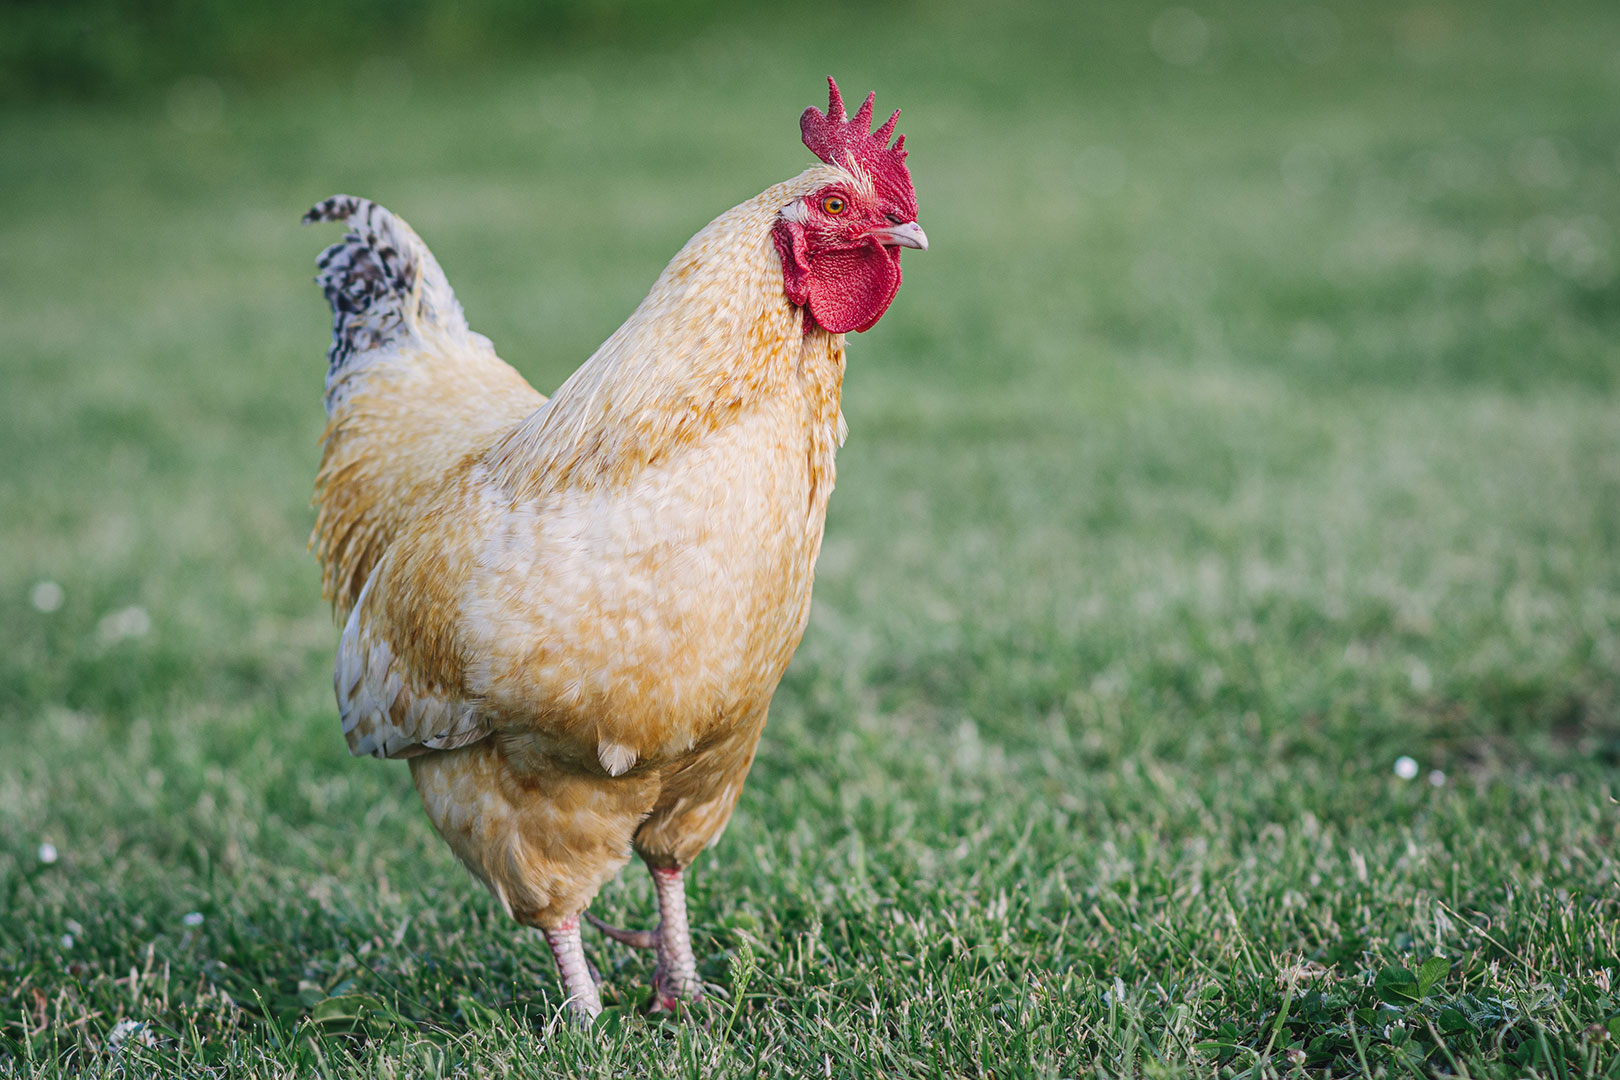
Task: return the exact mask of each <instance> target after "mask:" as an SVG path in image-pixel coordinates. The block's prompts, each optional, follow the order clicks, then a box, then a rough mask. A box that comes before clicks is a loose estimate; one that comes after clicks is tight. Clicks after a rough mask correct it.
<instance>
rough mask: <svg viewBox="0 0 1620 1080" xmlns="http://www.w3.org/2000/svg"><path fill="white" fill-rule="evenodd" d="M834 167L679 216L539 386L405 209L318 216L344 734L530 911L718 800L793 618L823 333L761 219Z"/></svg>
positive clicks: (779, 662)
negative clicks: (329, 300) (602, 330)
mask: <svg viewBox="0 0 1620 1080" xmlns="http://www.w3.org/2000/svg"><path fill="white" fill-rule="evenodd" d="M840 171H841V170H838V169H836V168H835V167H832V166H821V167H818V168H815V169H811V170H809V171H808V172H806V173H805V174H803V175H801V176H800V177H798V178H796V179H795V180H792V181H789V182H788V183H786V184H781V185H778V186H776V187H774V188H771V189H770V190H768V191H766V192H764V193H763V194H761V195H760V196H758V197H757V198H755V199H753V200H750V201H749V202H747V203H744V204H743V205H741V206H738V207H736V208H735V209H733V210H731V211H730V212H728V213H727V214H724V215H722V216H721V217H720V218H718V219H717V220H715V221H714V222H713V223H711V224H710V225H709V226H708V227H707V228H705V229H704V230H702V231H701V232H699V233H698V234H697V236H695V237H694V238H693V239H692V240H691V241H690V242H689V243H688V244H687V245H686V247H685V248H684V249H683V250H682V251H681V252H680V254H678V255H677V256H676V258H675V259H674V260H673V261H672V262H671V263H670V265H669V267H668V268H666V269H665V271H664V273H663V274H662V275H661V276H660V278H659V279H658V282H657V284H655V285H654V287H653V289H652V291H651V293H650V294H649V295H648V297H647V299H646V300H645V301H644V302H643V303H642V304H641V306H640V307H639V308H638V309H637V310H636V312H635V313H634V314H633V315H632V316H631V317H630V319H629V320H628V321H627V322H626V323H625V324H624V325H623V326H622V327H620V329H619V330H618V331H617V332H616V333H615V334H614V335H613V336H612V337H611V338H609V340H608V341H607V342H606V343H605V344H604V345H603V346H602V347H601V348H600V349H599V350H598V351H597V353H596V354H595V355H594V356H592V358H591V359H590V360H589V361H587V362H586V364H585V365H583V366H582V367H581V368H580V369H579V370H578V371H577V372H576V373H575V374H574V376H573V377H571V378H570V379H569V380H568V381H567V382H565V383H564V384H563V386H562V387H561V388H559V390H558V391H557V393H556V394H555V396H553V397H552V398H551V399H550V400H549V401H548V400H546V399H544V398H542V397H541V396H540V395H539V394H538V393H536V392H535V391H534V390H533V389H532V388H530V387H529V386H528V385H527V383H525V382H524V381H523V380H522V378H521V377H520V376H519V375H518V374H517V373H516V372H515V371H513V370H512V369H511V368H510V367H509V366H507V365H506V364H505V363H503V362H502V361H501V360H500V359H499V358H498V357H496V355H495V353H494V351H493V349H492V348H491V347H490V346H489V343H488V342H487V341H486V340H485V339H483V338H481V337H479V336H478V335H476V334H472V333H471V332H470V331H468V330H467V328H466V324H465V322H464V320H463V319H462V318H461V315H460V310H459V307H458V306H456V304H455V301H454V298H453V296H452V295H451V294H450V292H449V288H448V285H446V284H444V280H443V276H442V274H441V273H440V272H439V270H438V267H437V265H436V264H435V263H434V262H433V260H432V256H431V255H429V254H428V252H427V250H426V248H425V247H424V246H423V245H422V244H421V241H420V240H418V239H417V238H416V236H415V234H414V233H411V232H410V231H409V229H408V228H407V227H405V226H404V224H403V223H402V222H400V221H399V220H398V219H396V218H394V217H393V216H392V215H390V214H388V212H387V211H385V210H383V209H382V208H380V207H377V206H375V205H374V204H371V203H366V202H363V201H361V200H354V199H347V198H344V197H337V198H335V199H333V200H328V202H327V203H324V204H322V206H321V207H317V208H316V210H315V211H312V215H313V216H315V217H317V218H341V219H344V220H349V221H351V223H353V224H354V225H355V229H354V231H352V232H351V234H350V236H349V237H347V238H346V239H345V241H344V242H342V243H340V244H338V245H336V246H334V248H333V249H331V251H330V252H329V254H328V257H327V261H326V265H325V267H324V272H323V278H322V280H323V283H324V284H326V285H327V287H328V291H329V293H331V292H333V291H334V290H335V291H336V292H337V294H338V299H336V300H334V310H335V312H336V320H335V329H334V334H335V343H334V347H333V361H332V363H333V366H332V370H331V372H330V373H329V376H328V406H329V411H330V422H329V426H328V429H327V434H326V440H325V443H326V452H325V457H324V460H323V463H322V469H321V473H320V477H319V480H318V484H317V502H318V505H319V519H318V522H317V529H316V540H315V543H316V549H317V552H318V554H319V556H320V559H321V562H322V565H323V569H324V571H325V578H326V585H327V589H328V592H329V593H330V594H331V598H332V600H333V602H334V604H335V606H336V607H337V609H338V610H339V611H340V613H341V612H347V622H346V625H345V628H344V632H343V636H342V642H341V644H340V647H339V655H338V662H337V671H336V680H335V681H336V687H337V694H338V700H339V704H340V709H341V712H342V714H343V718H344V729H345V734H346V735H347V737H348V740H349V745H350V747H351V750H352V751H353V752H355V753H357V754H358V753H370V754H375V755H377V756H383V757H409V758H410V759H411V772H412V776H413V778H414V780H415V782H416V786H417V789H418V791H419V792H420V793H421V796H422V801H423V804H424V806H425V807H426V809H427V812H428V814H429V816H430V817H431V818H432V820H433V823H434V825H435V827H436V828H437V829H438V831H439V832H440V834H441V835H443V837H444V838H445V840H446V841H447V842H448V843H449V844H450V846H451V848H452V849H453V850H454V851H455V853H456V855H457V856H458V857H459V858H460V859H461V861H462V862H463V863H465V864H466V865H467V867H468V868H469V869H470V870H471V871H472V872H473V873H474V874H475V875H477V876H478V877H479V878H480V879H481V880H482V881H483V882H484V883H485V884H486V885H487V886H488V887H489V888H490V890H491V892H492V893H494V895H495V896H496V897H497V898H498V899H499V900H500V902H501V903H502V904H503V905H504V906H505V907H506V909H507V910H508V911H509V912H510V913H511V914H512V916H513V917H514V918H515V919H517V920H518V921H520V922H522V923H525V924H528V925H531V926H535V927H539V928H541V929H543V930H546V931H555V930H557V929H558V928H560V927H566V926H567V925H568V924H569V922H570V920H575V919H577V917H578V915H579V914H580V913H581V912H582V911H583V910H584V909H585V907H586V906H587V905H588V904H589V902H590V900H591V898H592V897H593V896H594V895H595V893H596V892H597V890H598V889H599V888H600V887H601V885H602V884H603V883H604V882H605V881H606V880H608V879H609V878H610V877H612V876H613V875H614V874H615V873H616V872H617V871H618V870H619V869H620V868H621V867H622V866H623V864H624V863H625V862H626V861H627V859H628V857H629V852H630V849H631V847H632V845H633V846H634V848H635V850H636V851H637V852H639V853H640V854H641V855H642V857H643V858H644V860H645V861H646V862H647V863H648V864H649V866H651V867H653V868H654V869H655V870H656V869H660V868H669V869H677V870H678V869H680V868H684V867H685V866H687V865H689V864H690V863H691V861H692V860H693V858H695V857H696V855H697V854H698V852H699V851H700V850H702V849H703V848H704V847H705V846H706V845H708V844H710V843H712V842H713V841H714V840H715V839H716V838H717V837H718V835H719V833H720V831H721V830H722V829H723V828H724V826H725V824H726V822H727V820H728V819H729V818H730V816H731V812H732V809H733V807H734V806H735V804H736V800H737V796H738V794H739V793H740V791H741V789H742V784H743V779H744V777H745V776H746V774H747V772H748V768H749V766H750V764H751V763H752V761H753V757H754V750H755V746H756V744H757V742H758V739H759V736H760V732H761V730H762V729H763V727H764V723H765V717H766V710H767V708H768V706H769V703H770V699H771V695H772V693H773V692H774V690H775V688H776V685H777V683H778V681H779V680H780V678H781V675H782V672H783V670H784V669H785V667H786V666H787V663H788V660H789V659H790V657H791V656H792V653H793V650H794V648H795V647H796V646H797V644H798V642H799V639H800V636H801V635H802V634H803V631H804V627H805V621H806V619H807V617H808V614H809V603H810V588H811V581H812V576H813V570H814V565H815V560H816V555H817V553H818V551H819V549H820V546H821V538H822V528H823V522H824V519H825V513H826V506H827V497H828V495H829V494H830V493H831V490H832V486H833V474H834V466H833V455H834V451H835V450H836V448H837V446H838V444H839V443H840V442H841V440H842V432H843V421H842V416H841V414H840V412H839V393H840V387H841V383H842V378H843V370H844V358H843V335H841V334H829V333H827V332H825V331H823V330H821V329H820V328H818V327H815V326H814V325H811V326H810V327H809V328H808V330H807V328H806V325H805V316H804V313H803V312H802V310H801V309H799V308H796V307H794V306H793V305H791V304H790V303H789V302H788V301H787V299H786V298H785V297H784V296H783V294H782V289H781V286H780V278H781V269H780V260H779V257H778V255H777V253H776V251H775V250H774V248H773V246H772V243H771V239H770V230H771V224H772V221H773V220H774V219H775V217H776V215H777V213H778V211H779V210H780V208H781V207H782V206H784V205H787V204H788V203H790V202H792V200H793V199H794V198H796V197H798V196H799V195H801V194H803V193H804V192H808V191H813V190H815V189H817V188H819V187H821V186H824V185H825V184H826V183H827V182H828V181H829V180H831V179H834V178H835V174H837V173H838V172H840ZM773 279H774V281H773ZM369 293H376V294H377V295H375V296H369V295H359V294H369ZM351 294H356V295H351ZM346 308H354V309H357V310H355V311H347V310H345V309H346ZM346 338H347V340H348V341H349V342H350V347H348V348H345V340H346Z"/></svg>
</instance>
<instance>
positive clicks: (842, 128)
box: [799, 75, 917, 218]
mask: <svg viewBox="0 0 1620 1080" xmlns="http://www.w3.org/2000/svg"><path fill="white" fill-rule="evenodd" d="M875 100H877V94H876V93H875V92H874V93H871V94H867V95H866V102H865V103H864V104H863V105H861V107H860V109H859V110H858V111H857V112H856V113H855V116H854V118H853V119H851V118H850V117H849V115H848V114H847V113H846V112H845V111H844V95H842V94H840V93H839V92H838V83H837V82H836V81H835V80H834V79H833V77H832V76H831V75H829V76H827V112H826V115H822V114H821V113H819V112H817V111H816V109H815V107H814V106H812V107H811V108H808V109H806V110H804V115H803V116H801V117H799V130H800V131H802V132H803V133H804V145H805V146H808V147H809V148H810V152H811V153H813V154H815V155H816V157H818V158H820V159H821V160H822V161H825V162H826V163H827V164H828V165H839V166H844V167H847V166H848V165H849V164H850V163H851V162H853V163H854V164H855V165H857V166H859V167H860V168H861V169H862V170H864V171H865V172H866V173H867V174H868V175H869V176H871V177H872V180H873V182H874V183H875V184H876V185H877V187H878V189H879V191H880V192H881V193H882V194H884V195H886V196H889V197H890V198H893V199H895V200H896V201H898V202H899V203H900V206H901V208H902V209H903V210H905V211H906V212H907V213H906V216H907V217H908V218H915V217H916V216H917V197H916V194H915V193H914V192H913V191H912V189H911V172H910V170H908V169H907V168H906V137H905V136H904V135H902V136H900V137H899V138H898V139H896V140H895V141H894V145H893V146H890V145H889V136H890V135H893V134H894V125H895V124H897V123H899V121H900V110H899V109H896V110H894V115H892V116H890V117H889V119H888V122H887V123H885V124H884V125H883V126H882V127H880V128H878V129H877V130H876V131H873V130H872V103H873V102H874V101H875Z"/></svg>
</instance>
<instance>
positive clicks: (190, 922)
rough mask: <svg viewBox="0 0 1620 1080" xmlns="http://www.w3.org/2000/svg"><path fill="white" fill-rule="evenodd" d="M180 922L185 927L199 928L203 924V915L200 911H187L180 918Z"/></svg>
mask: <svg viewBox="0 0 1620 1080" xmlns="http://www.w3.org/2000/svg"><path fill="white" fill-rule="evenodd" d="M180 921H181V922H183V923H185V924H186V925H187V926H201V925H202V924H203V913H202V912H200V911H188V912H186V913H185V914H184V915H182V916H180Z"/></svg>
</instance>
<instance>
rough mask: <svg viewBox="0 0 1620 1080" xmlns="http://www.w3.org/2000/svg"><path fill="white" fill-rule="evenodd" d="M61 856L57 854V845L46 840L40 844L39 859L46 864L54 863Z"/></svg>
mask: <svg viewBox="0 0 1620 1080" xmlns="http://www.w3.org/2000/svg"><path fill="white" fill-rule="evenodd" d="M58 857H59V856H58V855H57V854H56V845H55V844H53V843H51V842H50V841H49V840H46V841H45V842H44V843H42V844H40V845H39V861H40V862H42V863H44V864H45V865H46V866H49V865H51V864H52V863H54V862H55V861H56V860H57V858H58Z"/></svg>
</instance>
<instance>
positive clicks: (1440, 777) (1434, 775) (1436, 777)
mask: <svg viewBox="0 0 1620 1080" xmlns="http://www.w3.org/2000/svg"><path fill="white" fill-rule="evenodd" d="M1429 786H1430V787H1445V786H1446V774H1445V773H1443V772H1441V771H1440V770H1439V769H1430V770H1429Z"/></svg>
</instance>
